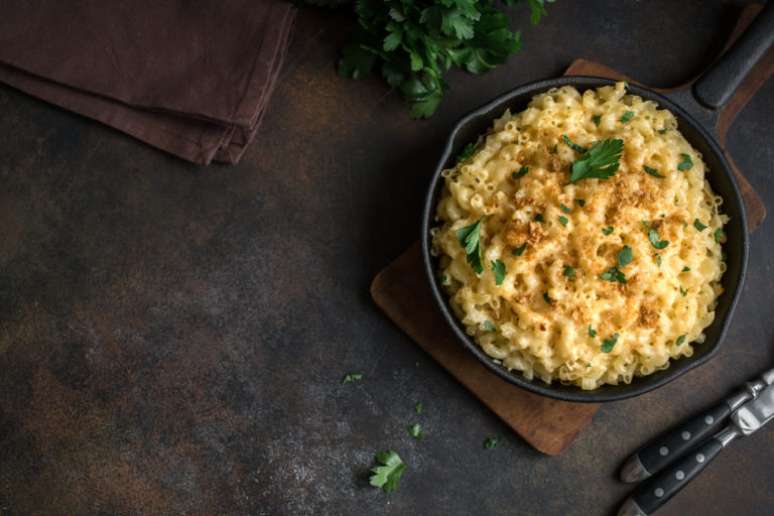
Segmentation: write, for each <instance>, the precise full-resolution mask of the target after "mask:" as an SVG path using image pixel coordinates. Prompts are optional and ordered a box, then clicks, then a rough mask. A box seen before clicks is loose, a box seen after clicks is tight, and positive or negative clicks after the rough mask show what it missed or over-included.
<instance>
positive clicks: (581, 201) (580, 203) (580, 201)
mask: <svg viewBox="0 0 774 516" xmlns="http://www.w3.org/2000/svg"><path fill="white" fill-rule="evenodd" d="M575 204H577V205H578V206H580V207H581V208H583V207H584V206H586V199H575Z"/></svg>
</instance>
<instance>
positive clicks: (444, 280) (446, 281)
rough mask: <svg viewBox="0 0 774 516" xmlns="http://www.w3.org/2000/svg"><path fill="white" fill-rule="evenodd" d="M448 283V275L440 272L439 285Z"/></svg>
mask: <svg viewBox="0 0 774 516" xmlns="http://www.w3.org/2000/svg"><path fill="white" fill-rule="evenodd" d="M448 284H449V276H447V275H446V274H441V285H448Z"/></svg>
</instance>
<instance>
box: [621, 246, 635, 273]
mask: <svg viewBox="0 0 774 516" xmlns="http://www.w3.org/2000/svg"><path fill="white" fill-rule="evenodd" d="M632 257H633V253H632V248H631V247H629V246H628V245H625V246H623V249H621V250H620V251H619V252H618V256H617V260H618V266H619V267H621V268H623V267H626V266H627V265H629V264H630V263H631V262H632Z"/></svg>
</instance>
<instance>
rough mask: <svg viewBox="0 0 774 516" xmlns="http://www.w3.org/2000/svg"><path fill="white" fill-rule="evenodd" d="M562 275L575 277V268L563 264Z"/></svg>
mask: <svg viewBox="0 0 774 516" xmlns="http://www.w3.org/2000/svg"><path fill="white" fill-rule="evenodd" d="M564 275H565V276H567V277H568V278H570V279H575V268H573V267H570V266H569V265H565V266H564Z"/></svg>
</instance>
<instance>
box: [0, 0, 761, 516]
mask: <svg viewBox="0 0 774 516" xmlns="http://www.w3.org/2000/svg"><path fill="white" fill-rule="evenodd" d="M743 3H744V2H739V1H734V2H728V1H725V2H724V1H699V0H683V1H680V2H675V1H671V0H659V1H655V0H654V1H648V2H643V1H635V0H624V1H621V0H609V1H595V2H573V1H570V0H558V2H557V3H556V4H554V5H551V6H550V14H549V16H548V18H547V19H546V20H545V22H544V23H542V24H541V25H540V26H539V27H536V28H533V27H530V26H529V24H528V22H527V19H528V16H529V14H528V10H527V9H526V8H525V7H521V8H520V9H518V10H515V11H514V15H513V17H514V20H515V21H518V23H519V24H520V25H521V27H522V28H523V40H524V50H523V52H522V53H520V54H518V55H516V56H514V57H513V58H511V59H510V60H509V62H508V64H507V65H506V66H503V67H501V68H498V69H497V70H495V71H493V72H491V73H489V74H487V75H485V76H482V77H472V76H469V75H467V74H464V73H452V74H451V77H450V80H449V82H450V84H451V91H450V92H449V94H448V96H447V98H446V100H445V102H444V103H443V105H442V106H441V108H440V110H439V112H438V114H437V115H436V116H435V117H434V118H432V119H431V120H429V121H424V122H418V121H413V120H411V119H410V118H409V117H408V116H407V113H406V111H405V109H404V106H403V104H402V103H401V101H400V99H399V98H398V96H397V95H396V94H395V93H391V92H389V91H388V90H387V89H386V87H385V86H384V85H383V84H382V82H381V81H380V80H378V79H376V78H374V79H367V80H363V81H352V80H347V79H343V78H340V77H338V76H337V75H336V73H335V70H334V62H335V59H336V51H337V48H338V47H339V46H340V45H341V43H342V42H344V41H345V39H346V33H347V30H348V28H349V27H351V22H350V18H349V17H348V16H346V15H343V14H331V13H328V12H325V11H316V10H314V9H303V10H302V12H301V13H300V15H299V20H298V24H297V28H296V32H295V38H294V41H293V43H292V47H291V49H290V53H289V58H288V60H287V63H286V66H285V69H284V71H283V73H282V78H281V81H280V83H279V85H278V87H277V90H276V92H275V95H274V97H273V99H272V101H271V105H270V108H269V110H268V113H267V115H266V118H265V123H264V124H263V126H262V127H261V129H260V132H259V134H258V137H257V139H256V141H255V143H254V144H253V145H252V146H251V147H250V148H249V150H248V152H247V154H246V156H245V158H244V159H243V161H242V163H241V164H240V165H238V166H235V167H224V166H212V167H208V168H200V167H196V166H193V165H189V164H187V163H184V162H182V161H180V160H177V159H175V158H172V157H169V156H167V155H165V154H163V153H161V152H158V151H156V150H153V149H151V148H148V147H146V146H145V145H142V144H140V143H138V142H136V141H134V140H132V139H131V138H129V137H126V136H124V135H122V134H119V133H117V132H115V131H113V130H110V129H107V128H105V127H103V126H101V125H99V124H96V123H94V122H92V121H89V120H86V119H83V118H81V117H79V116H75V115H72V114H69V113H66V112H64V111H62V110H60V109H57V108H55V107H52V106H50V105H47V104H45V103H42V102H40V101H37V100H34V99H32V98H29V97H27V96H25V95H23V94H20V93H18V92H16V91H14V90H11V89H9V88H6V87H0V157H1V158H2V159H0V515H3V516H6V515H27V514H41V515H42V514H46V515H48V514H55V515H58V514H62V515H65V514H67V515H75V514H77V515H97V514H105V515H107V514H122V515H123V514H127V515H128V514H149V515H156V514H228V515H232V514H233V515H242V514H244V515H247V514H251V515H267V516H268V515H272V516H273V515H327V514H331V515H339V514H341V515H350V514H351V515H365V514H367V515H386V514H391V515H449V516H451V515H469V514H477V515H478V514H480V515H489V514H497V515H499V514H502V515H505V514H536V515H537V514H540V515H543V514H546V515H548V514H551V515H579V516H586V515H608V514H612V513H614V511H615V509H616V507H617V505H618V503H619V502H620V501H621V500H622V499H623V498H624V497H625V496H626V494H627V492H628V491H629V488H628V487H627V486H624V485H621V484H620V483H618V482H617V481H616V479H615V474H616V471H617V469H618V466H619V465H620V464H621V462H622V460H623V459H624V458H625V457H626V456H627V455H628V454H629V453H630V452H631V451H632V450H634V449H635V448H636V447H637V446H638V445H640V444H642V443H643V442H644V441H645V440H646V439H648V438H649V437H651V436H654V435H655V434H656V433H658V432H659V431H661V430H663V429H665V428H666V427H667V426H669V425H671V424H673V423H676V422H677V421H679V420H680V419H682V418H684V417H685V416H687V415H689V414H691V413H693V412H696V411H699V410H701V409H702V408H703V407H706V406H708V405H710V404H712V403H713V402H715V401H717V400H719V399H720V398H721V397H723V396H724V395H725V394H726V393H728V392H729V390H730V389H732V388H733V387H735V386H736V385H738V384H740V383H742V382H744V381H746V380H748V379H749V378H751V377H753V376H755V375H756V374H757V373H759V372H761V371H762V370H763V369H764V368H766V367H767V366H768V367H771V366H773V365H774V317H772V315H774V312H773V306H774V298H773V297H772V295H773V294H772V292H774V269H773V268H772V267H773V265H772V264H774V259H773V258H772V256H774V239H772V238H771V237H772V235H774V217H769V218H768V219H767V220H766V221H765V222H764V224H763V226H762V227H761V228H760V229H759V230H758V231H757V232H756V233H755V234H754V235H753V236H752V242H751V243H752V245H751V254H750V269H749V275H748V280H747V283H746V285H745V287H744V291H743V294H742V298H741V302H740V304H739V307H738V309H737V312H736V316H735V318H734V320H733V322H732V324H731V327H730V331H729V333H728V336H727V338H726V340H725V346H724V349H723V350H722V352H721V353H720V355H719V356H718V357H717V358H716V359H715V360H713V361H712V362H711V363H709V364H708V365H706V366H704V367H701V368H699V369H697V370H695V371H693V372H691V373H689V374H687V375H685V376H684V377H682V378H680V379H679V380H677V381H675V382H674V383H672V384H670V385H668V386H666V387H664V388H662V389H659V390H657V391H655V392H652V393H650V394H647V395H644V396H642V397H640V398H636V399H632V400H628V401H624V402H619V403H613V404H609V405H606V406H604V407H603V408H602V409H601V410H600V411H599V412H598V414H597V415H596V416H595V419H594V422H593V423H592V425H591V426H590V427H589V428H588V429H586V430H585V431H584V432H583V433H582V435H581V436H580V437H579V438H578V440H577V441H576V442H575V443H574V444H573V445H572V446H571V447H570V448H569V449H568V450H567V451H566V452H565V453H564V454H562V455H561V456H559V457H554V458H549V457H547V456H544V455H541V454H540V453H538V452H536V451H534V450H533V449H532V448H530V447H529V446H527V445H526V444H525V443H524V442H523V441H522V440H520V439H519V438H518V437H517V436H515V435H513V434H510V433H509V432H508V431H507V430H506V428H505V426H504V425H503V424H501V423H500V421H499V420H498V419H497V418H496V417H495V416H493V415H492V414H491V413H490V412H488V411H487V410H486V409H485V408H484V407H483V406H482V405H481V404H480V403H479V402H477V401H476V399H474V398H473V396H472V395H470V394H469V393H468V392H467V391H466V390H465V389H464V388H463V387H461V386H460V385H459V384H458V383H456V382H455V381H454V379H453V378H451V377H450V376H449V375H448V374H447V373H446V372H445V371H444V370H443V369H441V368H440V367H439V366H438V365H436V364H435V363H434V362H433V361H432V360H431V359H430V358H429V357H428V356H427V355H425V354H424V353H423V352H422V351H421V350H420V349H419V348H418V347H417V346H416V345H415V344H414V343H413V342H412V341H411V340H410V339H409V338H408V337H406V336H405V335H403V334H402V333H401V332H400V331H399V330H398V329H397V328H396V327H394V326H393V325H392V324H391V323H390V322H389V321H388V320H387V319H386V318H385V317H383V316H382V315H381V313H379V311H378V310H377V308H376V307H375V306H374V305H373V303H372V302H371V300H370V298H369V294H368V286H369V283H370V281H371V279H372V278H373V276H374V275H375V274H376V273H377V272H378V271H379V270H380V269H381V268H382V267H384V266H385V265H386V264H387V263H389V262H390V261H391V260H392V259H393V258H395V257H396V256H398V255H399V254H400V253H401V252H402V251H403V250H404V249H405V248H406V247H408V246H409V245H410V244H411V243H412V242H414V241H415V240H416V239H417V238H418V234H419V215H420V205H421V202H422V198H423V195H424V192H425V186H426V183H427V181H428V178H429V177H430V174H431V171H432V168H433V165H434V162H435V160H436V159H437V157H438V155H439V151H440V144H441V142H442V141H443V140H444V138H445V135H446V133H447V131H448V130H449V129H450V127H451V125H452V123H453V122H454V121H455V120H456V119H457V118H459V117H460V116H462V115H463V114H465V113H467V112H468V111H470V110H471V109H473V108H475V107H477V106H479V105H480V104H482V103H484V102H485V101H487V100H489V99H490V98H492V97H494V96H496V95H497V94H500V93H503V92H505V91H507V90H509V89H510V88H512V87H513V86H515V85H517V84H519V83H521V82H526V81H530V80H534V79H540V78H548V77H553V76H556V75H559V74H561V72H562V70H563V69H564V68H565V67H566V66H567V65H568V64H569V63H570V62H571V61H572V60H573V59H574V58H575V57H585V58H588V59H593V60H596V61H599V62H602V63H605V64H607V65H609V66H612V67H614V68H617V69H619V70H621V71H623V72H625V73H627V74H629V75H631V76H633V77H636V78H638V79H639V80H641V81H643V82H645V83H649V84H651V85H654V86H669V85H673V84H676V83H679V82H681V81H682V80H685V79H687V78H689V77H690V76H692V75H693V74H695V73H696V72H698V71H699V70H701V69H702V68H703V67H704V66H706V65H707V64H708V62H710V61H711V60H712V57H713V55H714V54H715V52H717V51H718V49H719V48H720V47H721V46H722V44H723V42H724V40H725V37H726V36H727V35H728V33H729V32H730V30H731V28H732V27H733V24H734V21H735V19H736V15H737V13H738V11H739V6H740V5H742V4H743ZM345 29H346V30H345ZM772 119H774V81H769V82H768V83H767V84H766V85H765V86H764V87H763V88H762V89H761V90H760V92H759V94H758V95H757V97H755V99H753V100H752V102H751V103H750V104H749V105H748V107H747V108H746V109H745V110H744V112H743V113H741V115H740V118H739V119H738V121H737V123H736V124H735V125H734V127H733V128H732V129H731V131H730V135H729V146H730V149H731V152H732V154H733V156H734V157H735V160H736V162H737V163H738V165H739V166H740V168H742V169H743V170H744V171H745V172H746V174H747V177H748V178H749V180H750V182H751V183H752V184H753V186H754V187H755V188H756V190H757V191H758V192H759V194H760V195H761V196H762V198H763V199H764V201H765V203H766V204H767V205H768V206H769V207H771V206H772V205H774V181H772V178H774V146H772V140H771V135H772V130H774V126H772ZM350 371H359V372H362V373H363V375H364V378H363V380H362V381H361V382H359V383H356V384H351V385H341V384H340V381H341V378H342V376H343V375H344V374H345V373H347V372H350ZM417 401H421V402H422V403H423V404H424V412H423V414H421V416H417V415H416V414H415V413H414V403H415V402H417ZM415 421H418V422H420V423H422V424H423V426H424V427H425V432H426V438H425V439H424V440H421V441H414V440H413V439H412V438H411V437H410V436H409V435H408V433H407V432H406V426H407V425H408V424H410V423H413V422H415ZM487 436H500V437H501V445H500V446H499V447H498V448H496V449H494V450H484V449H483V448H482V441H483V440H484V438H485V437H487ZM387 448H392V449H395V450H396V451H398V452H399V453H400V454H401V456H402V457H403V458H404V460H405V461H406V462H407V463H408V469H407V471H406V473H405V475H404V477H403V480H402V482H401V485H400V488H399V490H398V491H397V492H395V493H393V494H390V495H387V494H385V493H383V492H381V491H379V490H377V489H374V488H371V487H369V486H368V485H367V480H365V478H366V473H367V470H368V468H369V467H370V466H371V465H372V458H373V456H374V453H375V452H377V451H379V450H383V449H387ZM772 513H774V428H768V429H766V430H763V431H761V432H760V433H758V434H756V435H754V436H752V437H751V438H749V439H746V440H742V441H740V442H738V443H736V444H734V446H733V448H732V449H730V450H727V451H725V452H724V453H722V454H721V455H720V456H719V457H718V458H717V459H716V461H715V463H714V464H712V466H711V467H710V468H709V469H707V470H706V471H705V472H704V473H703V474H702V475H701V477H700V478H698V479H697V480H695V481H694V482H693V483H692V484H691V485H690V486H689V487H687V488H686V490H685V491H683V492H682V493H681V494H679V495H678V496H677V497H676V498H675V499H674V500H673V502H671V503H670V504H669V505H668V506H667V508H665V509H664V510H663V511H662V512H661V513H660V514H664V515H665V516H667V515H675V516H677V515H685V514H701V515H703V516H712V515H718V516H720V515H723V516H726V515H729V514H734V515H736V514H739V515H748V516H749V515H770V514H772Z"/></svg>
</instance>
